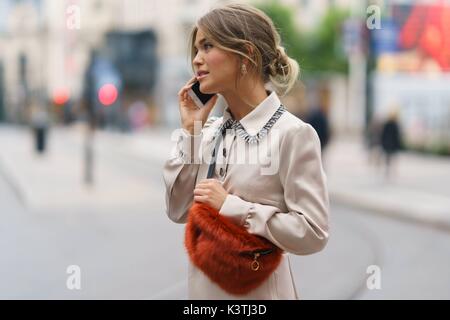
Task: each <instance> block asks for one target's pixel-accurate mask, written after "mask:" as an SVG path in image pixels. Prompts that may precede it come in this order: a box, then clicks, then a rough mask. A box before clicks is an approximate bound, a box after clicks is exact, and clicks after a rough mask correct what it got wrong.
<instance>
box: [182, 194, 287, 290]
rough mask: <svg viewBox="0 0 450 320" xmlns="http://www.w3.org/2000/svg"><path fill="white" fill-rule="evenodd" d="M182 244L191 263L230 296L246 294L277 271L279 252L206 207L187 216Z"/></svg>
mask: <svg viewBox="0 0 450 320" xmlns="http://www.w3.org/2000/svg"><path fill="white" fill-rule="evenodd" d="M188 215H189V216H188V222H187V225H186V233H185V245H186V249H187V252H188V254H189V257H190V259H191V261H192V262H193V264H194V265H195V266H197V268H199V269H200V270H202V271H203V272H204V273H205V274H206V275H207V276H208V277H209V278H210V279H211V280H212V281H214V282H215V283H217V284H218V285H219V286H220V287H221V288H222V289H223V290H225V291H227V292H229V293H231V294H236V295H239V294H246V293H248V292H250V291H251V290H253V289H255V288H256V287H258V286H259V285H260V284H261V283H263V282H264V281H265V280H266V279H267V278H268V277H269V276H270V274H271V273H272V272H273V271H274V270H275V269H276V268H277V266H278V265H279V263H280V261H281V254H282V250H281V249H280V248H278V247H277V246H275V245H274V244H272V243H271V242H270V241H268V240H267V239H265V238H263V237H260V236H257V235H253V234H250V233H249V232H248V231H247V230H246V229H245V228H244V227H240V226H237V225H236V224H234V223H233V222H231V221H230V220H229V219H228V218H226V217H224V216H222V215H220V214H219V212H218V211H217V210H215V209H213V208H211V207H209V206H208V205H206V204H203V203H198V202H195V203H194V204H193V205H192V207H191V209H190V210H189V214H188Z"/></svg>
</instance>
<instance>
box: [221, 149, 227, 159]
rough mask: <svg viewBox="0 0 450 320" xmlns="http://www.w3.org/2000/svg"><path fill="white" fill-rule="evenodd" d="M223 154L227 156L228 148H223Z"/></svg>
mask: <svg viewBox="0 0 450 320" xmlns="http://www.w3.org/2000/svg"><path fill="white" fill-rule="evenodd" d="M222 154H223V156H224V157H225V158H226V156H227V149H225V148H223V150H222Z"/></svg>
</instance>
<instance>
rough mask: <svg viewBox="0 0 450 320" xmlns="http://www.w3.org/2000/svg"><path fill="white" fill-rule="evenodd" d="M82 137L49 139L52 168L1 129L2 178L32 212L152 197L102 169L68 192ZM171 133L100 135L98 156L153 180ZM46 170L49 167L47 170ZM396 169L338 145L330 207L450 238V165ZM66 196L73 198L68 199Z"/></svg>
mask: <svg viewBox="0 0 450 320" xmlns="http://www.w3.org/2000/svg"><path fill="white" fill-rule="evenodd" d="M80 130H81V129H80V128H79V127H73V128H70V129H66V128H54V129H53V130H52V137H56V136H58V139H53V140H52V149H54V150H55V151H56V150H59V151H61V150H65V151H64V152H59V151H58V152H52V150H49V151H50V152H49V153H48V155H46V156H45V157H48V160H49V161H46V162H44V161H39V160H40V159H36V160H37V161H30V159H33V158H32V156H33V154H32V146H31V139H30V137H29V136H28V135H29V134H28V132H24V131H23V130H22V131H20V130H18V129H15V128H8V127H6V128H5V127H3V128H0V145H1V146H2V148H1V151H0V165H1V166H2V167H3V169H2V171H3V173H4V174H5V173H6V174H7V175H8V180H11V181H13V182H14V183H15V184H16V186H17V188H18V189H19V191H18V193H21V194H22V196H23V198H24V201H25V202H26V203H27V204H28V205H30V206H35V207H36V206H37V207H42V206H45V205H59V204H61V205H62V204H63V203H64V204H65V205H67V201H72V202H73V204H74V205H82V204H84V205H89V206H94V205H101V206H106V207H108V206H115V205H117V204H120V203H122V201H126V202H127V203H128V202H129V203H130V204H131V203H133V202H134V201H136V200H137V199H139V198H142V192H143V191H142V190H146V192H149V188H148V185H147V186H143V185H139V184H136V181H135V180H132V181H131V180H130V179H129V178H128V177H127V176H126V175H125V174H123V175H122V174H121V173H120V172H117V169H114V168H111V167H110V166H108V164H107V163H104V162H101V161H100V164H97V167H96V169H97V186H99V187H96V188H94V189H87V188H83V187H81V186H80V187H79V188H76V189H73V188H72V187H71V189H67V188H65V187H64V186H65V185H67V186H69V185H74V183H73V182H74V181H77V180H78V181H80V180H81V176H82V158H81V156H80V150H76V148H80V146H82V133H81V132H80ZM171 133H172V131H171V130H168V129H160V130H149V131H145V132H141V133H135V134H133V135H125V134H121V133H114V132H105V131H99V132H97V134H96V137H95V146H96V147H95V148H96V151H97V154H98V156H99V158H101V157H102V156H103V157H110V158H111V157H114V158H127V159H134V160H135V161H134V162H132V163H130V165H131V166H143V167H147V168H148V167H153V170H155V172H156V171H157V170H161V169H162V165H163V163H164V161H165V159H167V157H168V155H169V154H170V151H171V149H172V147H173V143H172V141H171V139H170V136H171ZM13 135H15V138H13V137H12V136H13ZM127 161H129V160H127ZM49 162H50V163H51V165H48V163H49ZM44 163H46V164H44ZM396 165H397V166H396V167H395V169H394V171H393V173H394V174H393V176H392V177H391V178H390V179H389V180H386V179H385V178H384V175H383V171H382V169H381V168H379V170H376V168H374V166H373V165H369V162H368V155H367V153H366V151H365V149H364V146H363V145H362V143H361V142H360V141H358V140H356V139H351V138H340V139H336V140H335V141H333V142H332V143H331V144H330V145H329V149H327V151H326V154H325V156H324V166H325V171H326V173H327V177H328V186H329V194H330V200H331V201H332V202H336V203H339V204H344V205H348V206H351V207H356V208H361V209H367V210H368V211H371V212H374V213H379V214H384V215H388V216H391V217H394V218H399V219H407V220H412V221H415V222H419V223H425V224H428V225H432V226H434V227H438V228H441V229H445V230H450V188H448V186H447V181H450V159H446V158H441V157H436V156H431V155H421V154H413V153H406V152H405V153H402V154H400V155H399V157H398V159H397V163H396ZM112 170H115V171H112ZM42 179H46V180H48V183H46V186H45V188H42V187H41V185H42ZM11 181H10V182H11ZM68 182H72V183H68ZM80 185H81V184H80ZM155 187H157V186H155ZM161 187H163V186H162V180H161V186H160V188H161ZM96 190H97V191H96ZM124 190H125V191H126V192H124ZM67 194H70V195H71V196H70V198H68V197H67ZM94 195H95V198H96V200H95V201H94ZM111 195H113V196H111ZM98 199H100V200H101V201H100V202H99V201H98Z"/></svg>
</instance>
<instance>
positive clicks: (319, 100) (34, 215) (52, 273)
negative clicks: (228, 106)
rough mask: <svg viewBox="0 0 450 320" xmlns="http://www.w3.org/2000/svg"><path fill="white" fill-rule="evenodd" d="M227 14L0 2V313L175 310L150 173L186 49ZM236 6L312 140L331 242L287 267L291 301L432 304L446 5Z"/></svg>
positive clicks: (443, 188) (442, 174)
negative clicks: (37, 307)
mask: <svg viewBox="0 0 450 320" xmlns="http://www.w3.org/2000/svg"><path fill="white" fill-rule="evenodd" d="M227 2H228V1H218V0H166V1H156V0H150V1H149V0H145V1H144V0H127V1H125V0H90V1H87V0H0V252H1V257H0V298H2V299H184V298H186V297H187V287H186V278H187V256H186V254H185V250H184V247H183V236H184V235H183V231H184V226H183V225H176V224H174V223H172V222H171V221H170V220H169V219H168V218H167V216H166V214H165V204H164V183H163V180H162V166H163V163H164V161H165V160H166V159H167V158H168V156H169V153H170V151H171V149H172V146H173V142H172V141H171V134H172V131H173V130H174V129H175V128H177V127H178V126H179V125H180V123H179V113H178V104H177V92H178V91H179V89H180V88H181V87H182V86H183V84H184V83H185V82H186V81H187V80H188V79H189V78H190V76H191V74H192V71H191V69H190V61H189V58H188V52H189V48H188V35H189V32H190V30H191V28H192V26H193V25H194V24H195V22H196V20H197V19H198V18H199V17H200V16H202V15H203V14H204V13H206V12H207V11H208V10H209V9H210V8H211V7H213V6H215V5H218V4H222V3H227ZM235 2H242V3H251V4H254V5H255V6H257V7H259V8H260V9H262V10H263V11H264V12H266V13H267V14H268V15H269V16H270V17H271V18H272V19H273V21H274V22H275V24H276V26H277V28H278V29H279V31H280V34H281V36H282V39H283V45H284V47H285V48H286V51H287V53H288V54H289V55H290V56H291V57H293V58H295V59H296V60H297V61H298V62H299V64H300V66H301V70H302V71H301V78H300V80H301V81H300V82H299V83H298V85H297V86H296V87H295V88H294V89H293V90H292V91H291V92H290V93H289V94H288V95H287V96H285V97H282V99H281V100H282V102H283V103H284V105H285V106H286V107H287V109H288V110H289V111H291V112H292V113H294V114H295V115H297V116H298V117H299V118H301V119H302V120H304V121H306V122H308V123H310V124H311V125H313V126H314V128H315V129H316V130H317V132H318V134H319V137H320V139H321V146H322V160H323V165H324V168H325V171H326V173H327V177H328V185H329V193H330V200H331V211H330V215H331V237H330V241H329V244H328V246H327V247H326V249H325V250H323V251H322V252H320V253H318V254H315V255H312V256H304V257H300V256H293V257H292V267H293V271H294V274H295V278H296V281H297V286H298V291H299V293H300V296H301V297H302V298H304V299H449V298H450V275H449V271H448V270H450V268H449V267H450V188H449V187H448V186H447V182H448V181H450V158H449V155H450V3H449V1H444V0H436V1H433V0H428V1H419V0H417V1H413V0H391V1H388V0H385V1H381V0H380V1H369V0H365V1H364V0H315V1H312V0H278V1H277V0H267V1H235ZM223 106H224V102H223V101H222V100H219V103H218V106H217V107H216V108H215V110H214V113H216V114H217V115H220V114H221V112H222V109H223ZM73 270H75V271H73ZM74 277H78V278H76V279H77V280H76V281H75V282H74ZM74 284H75V286H74Z"/></svg>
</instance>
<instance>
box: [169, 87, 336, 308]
mask: <svg viewBox="0 0 450 320" xmlns="http://www.w3.org/2000/svg"><path fill="white" fill-rule="evenodd" d="M224 128H229V129H227V130H226V131H225V135H224V139H221V142H220V145H219V149H218V150H219V152H218V154H217V163H216V167H215V172H214V176H213V178H215V179H218V180H220V181H222V184H223V187H224V188H225V190H226V191H227V192H228V193H229V195H228V196H227V197H226V199H225V202H224V203H223V205H222V207H221V209H220V214H222V215H224V216H227V217H229V218H231V219H232V220H233V221H234V222H235V223H236V224H239V225H243V226H245V227H246V228H247V230H248V232H250V233H253V234H257V235H260V236H262V237H265V238H267V239H269V240H270V241H271V242H272V243H274V244H275V245H277V246H278V247H280V248H281V249H283V250H284V251H285V252H286V253H285V254H283V259H282V262H281V263H280V265H279V267H278V268H277V270H276V271H275V272H274V273H273V274H272V275H271V276H270V277H269V279H268V280H266V281H265V283H263V284H262V285H261V286H259V287H258V288H256V289H255V290H253V291H252V292H250V293H249V294H247V295H244V296H234V295H231V294H229V293H227V292H225V291H223V290H222V289H221V288H219V287H218V286H217V285H216V284H215V283H214V282H212V281H210V280H209V278H207V277H206V275H204V274H203V272H202V271H200V270H198V269H197V268H196V267H195V266H194V265H192V264H190V265H189V279H188V289H189V298H190V299H298V294H297V292H296V289H295V283H294V280H293V275H292V270H291V267H290V263H289V255H288V253H292V254H296V255H307V254H312V253H315V252H318V251H320V250H322V249H323V248H324V246H325V244H326V243H327V240H328V211H329V200H328V191H327V180H326V175H325V173H324V170H323V167H322V162H321V152H320V140H319V138H318V135H317V133H316V131H315V130H314V129H313V127H312V126H311V125H309V124H307V123H305V122H303V121H302V120H300V119H299V118H297V117H296V116H294V115H292V114H291V113H289V112H288V111H287V110H286V109H284V107H283V106H282V104H281V102H280V100H279V98H278V96H277V94H276V93H275V92H272V93H270V92H269V96H268V97H267V98H266V99H265V100H264V101H262V102H261V103H260V104H259V105H258V106H257V107H256V108H255V109H253V110H252V111H251V112H250V113H248V114H247V115H246V116H245V117H243V118H242V119H241V120H240V121H236V120H234V119H233V117H232V115H231V113H230V111H229V109H228V108H227V109H225V111H224V114H223V116H222V117H220V118H210V119H208V121H207V122H206V123H205V125H204V127H203V129H202V130H201V134H199V135H196V136H189V135H188V134H186V132H185V131H184V130H180V133H181V134H180V135H179V140H178V141H177V143H176V146H175V148H174V152H173V155H172V156H171V157H170V159H168V160H167V162H166V164H165V167H164V180H165V183H166V206H167V215H168V216H169V218H170V219H171V220H173V221H174V222H177V223H186V220H187V212H188V210H189V208H190V206H191V205H192V201H193V190H194V187H195V185H196V184H197V183H198V182H199V181H200V180H202V179H205V178H206V175H207V171H208V168H209V163H210V160H211V154H212V151H213V149H214V146H215V144H216V143H215V142H216V140H215V139H217V138H218V137H219V132H220V130H221V129H224Z"/></svg>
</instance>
